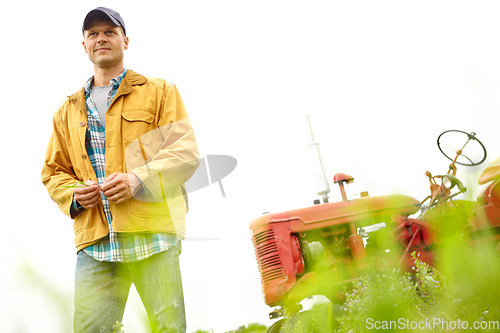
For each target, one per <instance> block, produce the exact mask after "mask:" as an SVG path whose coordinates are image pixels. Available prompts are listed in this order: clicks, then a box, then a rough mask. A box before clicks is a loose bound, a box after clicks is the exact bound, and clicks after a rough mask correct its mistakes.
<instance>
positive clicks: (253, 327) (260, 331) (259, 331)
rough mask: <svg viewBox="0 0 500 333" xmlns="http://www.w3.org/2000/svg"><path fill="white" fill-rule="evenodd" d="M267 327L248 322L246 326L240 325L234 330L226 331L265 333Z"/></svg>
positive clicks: (231, 332) (230, 332) (232, 332)
mask: <svg viewBox="0 0 500 333" xmlns="http://www.w3.org/2000/svg"><path fill="white" fill-rule="evenodd" d="M266 332H267V327H266V326H265V325H262V324H258V323H250V324H248V326H240V327H238V328H237V329H236V330H234V331H228V332H226V333H266Z"/></svg>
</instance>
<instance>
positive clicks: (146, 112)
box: [122, 109, 155, 145]
mask: <svg viewBox="0 0 500 333" xmlns="http://www.w3.org/2000/svg"><path fill="white" fill-rule="evenodd" d="M122 119H123V121H122V134H123V138H124V139H125V141H127V142H129V143H131V142H134V141H140V142H142V144H145V145H148V144H150V143H151V138H150V136H148V135H144V134H145V133H147V132H149V131H151V130H153V129H154V125H153V122H154V119H155V114H154V111H153V110H150V109H142V110H126V111H125V110H124V111H122Z"/></svg>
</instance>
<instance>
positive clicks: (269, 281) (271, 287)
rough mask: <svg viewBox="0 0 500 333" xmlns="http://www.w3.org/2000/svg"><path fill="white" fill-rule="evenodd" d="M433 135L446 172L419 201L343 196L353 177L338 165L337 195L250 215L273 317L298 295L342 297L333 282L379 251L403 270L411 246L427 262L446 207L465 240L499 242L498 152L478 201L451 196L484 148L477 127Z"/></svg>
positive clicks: (295, 309) (292, 305) (292, 309)
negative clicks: (385, 233)
mask: <svg viewBox="0 0 500 333" xmlns="http://www.w3.org/2000/svg"><path fill="white" fill-rule="evenodd" d="M448 140H450V141H452V143H451V144H448V143H447V141H448ZM437 143H438V147H439V149H440V150H441V152H442V153H443V154H444V155H445V156H446V157H447V158H448V159H450V160H451V161H452V162H451V165H450V166H449V169H448V172H447V173H446V174H443V175H437V176H432V175H431V174H430V173H429V172H427V173H426V176H427V177H428V179H429V182H430V192H431V193H430V195H429V196H428V197H427V198H426V199H424V200H423V201H421V202H420V201H418V200H416V199H414V198H412V197H410V196H405V195H387V196H377V197H369V196H368V194H367V193H362V194H361V197H360V198H356V199H352V200H348V198H347V195H346V192H345V185H346V184H349V183H351V182H353V177H351V176H349V175H346V174H342V173H338V174H336V175H335V176H334V183H336V184H337V185H338V186H339V189H340V192H341V195H342V198H343V201H341V202H333V203H329V202H328V198H327V196H326V194H325V192H323V193H321V194H323V201H324V202H323V203H319V201H318V200H317V201H316V204H315V205H314V206H311V207H306V208H300V209H295V210H289V211H285V212H279V213H268V214H264V215H262V216H259V217H257V218H255V219H254V220H253V221H252V223H251V226H250V229H251V232H252V241H253V244H254V247H255V254H256V257H257V262H258V267H259V271H260V275H261V282H262V291H263V294H264V299H265V302H266V304H267V305H269V306H270V307H275V309H274V311H272V312H271V314H270V317H271V318H272V319H274V318H279V317H282V316H285V315H286V317H287V318H292V317H293V316H294V315H295V314H298V313H300V310H301V305H300V304H299V303H300V302H301V301H302V300H304V299H306V298H308V297H310V296H313V295H323V296H325V297H327V298H328V299H329V301H331V302H334V303H335V302H341V301H342V295H343V294H342V293H341V292H339V290H340V289H339V288H335V285H338V284H339V283H349V282H351V281H354V280H355V279H357V278H359V277H360V275H361V274H363V272H364V271H365V270H366V269H367V267H368V266H370V265H371V266H373V264H374V263H376V262H377V260H380V258H382V257H383V254H384V252H387V251H393V252H396V253H398V255H397V260H396V261H397V262H395V263H394V265H398V266H399V267H401V268H402V269H403V270H405V269H406V270H409V268H410V267H411V266H412V265H414V261H413V259H412V258H411V253H412V252H414V251H416V252H418V253H419V254H420V258H421V259H422V260H423V261H425V262H427V263H429V264H431V265H432V264H433V261H434V259H435V258H434V248H435V246H436V245H438V244H439V241H440V239H442V237H443V234H442V233H441V231H442V230H443V228H442V225H443V224H445V223H446V221H440V219H441V218H442V217H443V216H445V215H446V216H448V217H449V216H450V213H451V214H452V215H453V216H454V217H455V220H454V222H453V223H454V227H455V228H456V229H457V231H458V229H459V230H460V232H466V233H467V234H468V235H470V237H469V238H470V241H471V243H474V242H479V241H481V242H484V241H491V242H495V243H498V242H499V240H500V159H497V160H494V161H493V162H492V163H491V164H490V165H489V166H488V167H487V168H486V169H485V170H484V171H483V173H482V174H481V176H480V178H479V184H488V185H487V186H486V187H485V189H484V190H483V191H482V192H481V194H480V195H479V197H478V199H477V201H468V200H458V199H457V198H456V196H458V195H459V194H462V193H465V192H466V190H467V189H466V187H465V186H464V185H463V184H462V182H461V181H460V180H459V179H458V178H457V177H456V172H457V169H456V165H457V164H459V165H468V166H475V165H478V164H481V163H482V162H484V160H485V159H486V149H485V148H484V145H483V144H482V143H481V142H480V141H479V140H478V139H477V138H476V136H475V133H470V134H469V133H466V132H462V131H456V130H451V131H446V132H444V133H442V134H441V135H440V136H439V138H438V140H437ZM318 194H320V193H318ZM444 212H446V214H444ZM381 229H385V230H389V231H390V232H389V234H390V235H392V243H393V244H394V243H395V244H398V246H396V247H394V246H393V247H391V245H390V244H384V243H383V242H384V239H385V240H387V238H381V239H380V240H377V238H376V237H372V236H371V235H370V234H372V233H373V234H376V232H375V231H377V232H378V231H379V230H381ZM381 242H382V243H381ZM389 243H391V242H389ZM499 244H500V243H499ZM393 257H394V256H393ZM325 272H326V274H325ZM285 320H286V318H285V319H282V320H280V321H278V322H276V323H275V324H274V325H273V326H272V327H271V328H270V330H269V332H280V329H281V326H282V325H283V323H284V321H285Z"/></svg>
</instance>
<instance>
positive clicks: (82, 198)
mask: <svg viewBox="0 0 500 333" xmlns="http://www.w3.org/2000/svg"><path fill="white" fill-rule="evenodd" d="M85 184H87V185H89V186H81V187H75V191H74V195H75V199H76V201H78V203H79V204H80V205H82V207H83V208H85V209H89V208H92V207H95V206H97V204H98V203H99V201H100V200H101V193H100V192H99V186H98V185H97V183H96V182H94V181H92V180H86V181H85Z"/></svg>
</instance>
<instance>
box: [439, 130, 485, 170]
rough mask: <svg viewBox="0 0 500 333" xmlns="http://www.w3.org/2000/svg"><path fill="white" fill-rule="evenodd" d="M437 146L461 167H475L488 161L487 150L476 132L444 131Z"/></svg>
mask: <svg viewBox="0 0 500 333" xmlns="http://www.w3.org/2000/svg"><path fill="white" fill-rule="evenodd" d="M437 145H438V147H439V150H440V151H441V153H443V155H444V156H446V157H447V158H448V159H449V160H451V161H453V162H454V163H457V164H460V165H465V166H475V165H479V164H481V163H483V162H484V160H486V148H484V145H483V144H482V143H481V141H479V140H478V139H477V138H476V133H474V132H471V133H466V132H464V131H459V130H449V131H444V132H443V133H441V134H440V135H439V137H438V139H437Z"/></svg>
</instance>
